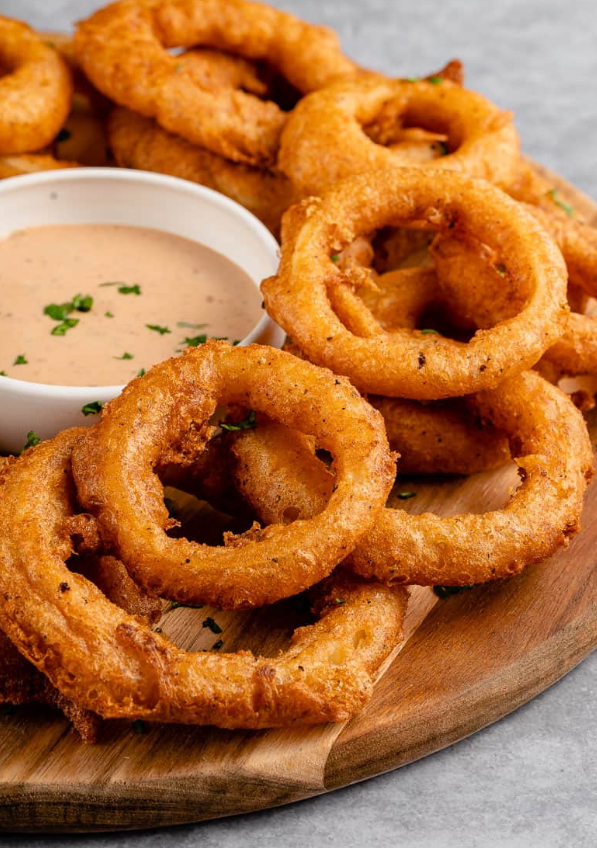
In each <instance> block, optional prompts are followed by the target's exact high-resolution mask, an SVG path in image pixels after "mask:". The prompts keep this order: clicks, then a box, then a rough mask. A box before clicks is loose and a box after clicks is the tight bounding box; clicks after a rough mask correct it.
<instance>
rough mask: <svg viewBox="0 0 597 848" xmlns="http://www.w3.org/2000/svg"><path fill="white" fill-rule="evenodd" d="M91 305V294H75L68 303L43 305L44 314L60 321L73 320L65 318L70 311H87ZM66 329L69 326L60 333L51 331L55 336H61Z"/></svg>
mask: <svg viewBox="0 0 597 848" xmlns="http://www.w3.org/2000/svg"><path fill="white" fill-rule="evenodd" d="M92 306H93V298H92V297H91V295H88V294H85V295H83V294H76V295H75V296H74V297H73V299H72V300H69V301H68V303H49V304H48V305H47V306H45V307H44V315H48V316H49V317H50V318H51V319H52V321H62V322H63V323H65V322H66V321H67V320H71V321H73V320H74V319H73V318H71V319H68V318H67V316H68V315H70V313H71V312H89V311H90V310H91V307H92ZM71 326H73V327H74V326H75V325H74V324H73V325H71ZM54 329H55V328H54ZM67 329H69V328H68V327H67V328H66V329H65V330H64V331H63V332H60V333H54V331H52V332H53V335H55V336H63V335H64V333H65V332H66V330H67Z"/></svg>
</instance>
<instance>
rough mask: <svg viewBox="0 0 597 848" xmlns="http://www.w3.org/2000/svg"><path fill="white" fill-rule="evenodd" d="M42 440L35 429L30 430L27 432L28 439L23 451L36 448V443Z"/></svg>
mask: <svg viewBox="0 0 597 848" xmlns="http://www.w3.org/2000/svg"><path fill="white" fill-rule="evenodd" d="M40 442H41V439H40V438H39V436H38V435H37V433H36V432H35V430H29V432H28V433H27V441H26V442H25V444H24V445H23V451H22V452H24V451H26V450H28V449H29V448H34V447H35V445H38V444H39V443H40Z"/></svg>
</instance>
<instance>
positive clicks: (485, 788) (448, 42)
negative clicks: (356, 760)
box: [0, 0, 597, 848]
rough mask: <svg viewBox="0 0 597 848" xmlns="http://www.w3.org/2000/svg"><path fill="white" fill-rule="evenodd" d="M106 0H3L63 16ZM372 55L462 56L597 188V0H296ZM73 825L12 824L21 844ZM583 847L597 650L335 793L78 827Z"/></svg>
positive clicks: (409, 846) (592, 760)
mask: <svg viewBox="0 0 597 848" xmlns="http://www.w3.org/2000/svg"><path fill="white" fill-rule="evenodd" d="M97 5H98V3H96V2H94V0H0V12H2V13H3V14H7V15H15V16H19V17H21V18H23V19H26V20H28V21H29V22H31V23H32V24H34V25H36V26H39V27H46V28H48V29H50V28H54V29H60V28H64V27H66V26H67V25H68V23H69V21H71V20H73V19H76V18H80V17H83V16H85V15H86V14H87V13H88V12H89V11H90V10H91V9H93V8H95V7H96V6H97ZM276 5H279V6H283V7H284V8H286V9H288V10H290V11H293V12H295V13H296V14H300V15H302V16H303V17H305V18H308V19H310V20H313V21H320V22H323V23H328V24H330V25H332V26H334V27H335V28H336V29H338V30H339V32H340V34H341V36H342V40H343V43H344V46H345V48H346V50H347V51H348V52H349V53H350V54H351V55H352V56H353V57H355V58H356V59H357V60H359V61H360V62H362V63H363V64H366V65H370V66H373V67H376V68H378V69H380V70H384V71H386V72H389V73H392V72H394V73H396V74H404V75H408V76H410V75H415V74H418V73H420V72H428V71H430V70H433V69H436V68H438V67H439V66H440V65H441V64H442V63H443V62H444V61H445V60H446V59H448V58H451V57H453V56H458V57H460V58H462V59H463V60H464V62H465V65H466V69H467V81H468V84H469V85H470V87H472V88H476V89H478V90H480V91H482V92H483V93H484V94H486V95H488V96H489V97H490V98H492V99H493V100H495V101H497V102H498V103H499V104H500V105H502V106H506V107H508V108H511V109H513V110H514V112H515V113H516V119H517V125H518V128H519V130H520V133H521V136H522V140H523V145H524V148H525V150H526V151H527V152H528V153H529V154H531V155H532V156H533V157H535V158H536V159H538V160H539V161H541V162H543V163H544V164H546V165H548V166H550V167H552V168H554V169H556V170H557V171H559V172H560V173H561V174H563V175H564V176H566V177H567V178H569V179H571V180H573V181H574V182H575V183H576V184H577V185H578V186H579V187H580V188H582V189H584V190H585V191H586V192H588V193H589V194H592V195H593V196H595V197H597V167H596V166H597V103H596V101H595V96H594V86H595V80H597V50H595V39H596V36H597V4H596V3H595V0H568V2H567V3H563V2H558V0H493V2H492V3H490V2H487V0H442V2H439V1H438V0H412V2H411V3H406V2H394V0H368V2H367V3H365V2H359V0H297V2H290V0H285V2H278V3H276ZM65 842H66V840H65V839H64V838H62V837H61V838H42V837H39V838H33V837H23V838H16V837H9V838H5V839H3V840H2V844H3V845H6V846H13V845H14V846H22V848H25V846H31V848H33V846H42V845H43V846H46V845H52V846H59V845H60V846H61V845H64V844H65ZM367 844H374V845H378V846H382V847H383V848H385V846H390V845H391V846H394V845H399V846H401V848H440V846H441V848H580V846H583V848H584V846H587V848H588V846H593V845H595V844H597V654H595V655H593V656H592V657H590V658H589V659H588V660H586V661H585V662H584V663H583V664H582V665H581V666H580V667H579V668H578V669H576V670H575V671H574V672H573V673H572V674H570V675H569V676H568V677H567V678H565V679H564V680H563V681H561V682H560V683H559V684H557V685H556V686H555V687H553V688H552V689H551V690H549V691H548V692H546V693H544V694H543V695H541V696H540V697H539V698H537V699H535V701H533V702H532V703H531V704H529V705H527V706H526V707H524V708H522V709H520V710H518V711H517V712H516V713H514V714H513V715H511V716H509V717H508V718H506V719H504V720H502V721H501V722H499V723H498V724H496V725H494V726H493V727H491V728H488V729H487V730H485V731H483V732H482V733H479V734H477V735H476V736H474V737H472V738H470V739H468V740H466V741H464V742H461V743H460V744H458V745H456V746H454V747H452V748H449V749H447V750H445V751H443V752H441V753H439V754H436V755H435V756H433V757H429V758H427V759H426V760H423V761H421V762H419V763H414V764H413V765H411V766H408V767H406V768H404V769H401V770H400V771H397V772H393V773H392V774H388V775H385V776H382V777H378V778H376V779H374V780H370V781H368V782H367V783H364V784H360V785H358V786H353V787H349V788H347V789H344V790H341V791H338V792H336V793H333V794H332V795H329V796H326V797H321V798H317V799H314V800H311V801H306V802H303V803H301V804H295V805H293V806H291V807H286V808H281V809H278V810H271V811H268V812H265V813H258V814H254V815H252V816H244V817H242V818H236V819H227V820H225V821H219V822H208V823H206V824H203V825H195V826H190V827H184V828H176V829H172V830H168V831H154V832H151V833H144V834H119V835H111V836H97V837H87V838H85V837H80V838H79V837H75V838H71V839H68V845H69V846H73V848H75V846H77V847H78V846H80V845H86V846H87V845H89V846H95V848H106V847H107V846H120V848H137V846H141V845H143V846H144V848H170V846H176V848H191V846H196V845H197V846H199V845H201V846H202V848H212V846H213V848H216V846H217V848H240V846H243V848H246V847H247V846H253V845H259V846H260V848H270V846H272V848H273V846H276V848H278V846H281V848H305V846H309V848H310V847H311V846H317V847H318V846H345V848H357V847H358V846H361V845H367Z"/></svg>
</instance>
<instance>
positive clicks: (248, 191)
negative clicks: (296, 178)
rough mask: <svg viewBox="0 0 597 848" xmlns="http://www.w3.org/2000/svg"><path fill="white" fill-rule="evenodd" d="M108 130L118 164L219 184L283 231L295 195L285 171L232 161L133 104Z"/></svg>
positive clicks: (112, 119)
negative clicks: (160, 123)
mask: <svg viewBox="0 0 597 848" xmlns="http://www.w3.org/2000/svg"><path fill="white" fill-rule="evenodd" d="M108 133H109V138H110V146H111V148H112V152H113V153H114V157H115V159H116V161H117V163H118V164H119V165H121V166H123V167H127V168H139V169H141V170H143V171H157V172H158V173H160V174H169V175H170V176H172V177H180V178H181V179H185V180H191V181H192V182H195V183H199V184H200V185H204V186H207V187H208V188H212V189H215V190H216V191H219V192H221V193H222V194H225V195H226V196H227V197H230V198H232V200H236V202H237V203H240V204H241V205H242V206H244V207H245V208H246V209H248V210H249V211H250V212H252V213H253V214H254V215H256V216H257V217H258V218H259V219H260V220H261V221H263V223H264V224H265V225H266V226H267V227H268V228H269V229H270V230H271V231H272V232H273V233H274V234H277V233H278V232H279V230H280V220H281V218H282V214H283V213H284V212H285V211H286V209H287V208H288V207H289V206H290V205H291V204H292V203H293V202H294V201H295V199H296V197H295V196H294V191H293V189H292V187H291V185H290V183H289V181H288V180H287V179H286V178H285V177H283V176H282V175H281V174H275V173H273V172H270V171H260V170H259V169H257V168H251V167H249V166H248V165H243V164H241V163H238V162H229V161H228V160H227V159H223V158H222V157H221V156H217V155H216V154H215V153H211V152H210V151H209V150H205V149H204V148H201V147H196V146H195V145H192V144H190V143H189V142H188V141H184V139H182V138H178V137H177V136H174V135H172V134H171V133H168V132H166V130H163V129H161V128H160V127H159V126H158V125H157V124H156V123H155V121H151V120H150V119H149V118H143V117H142V116H141V115H137V114H136V113H135V112H131V111H130V110H128V109H121V108H118V109H115V110H114V112H113V113H112V115H111V117H110V120H109V123H108Z"/></svg>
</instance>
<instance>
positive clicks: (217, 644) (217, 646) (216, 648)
mask: <svg viewBox="0 0 597 848" xmlns="http://www.w3.org/2000/svg"><path fill="white" fill-rule="evenodd" d="M223 644H224V642H223V640H222V639H218V641H217V642H214V644H213V645H212V646H211V649H212V651H219V650H220V648H221V647H222V645H223Z"/></svg>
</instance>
